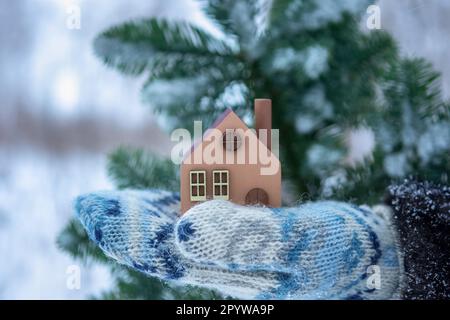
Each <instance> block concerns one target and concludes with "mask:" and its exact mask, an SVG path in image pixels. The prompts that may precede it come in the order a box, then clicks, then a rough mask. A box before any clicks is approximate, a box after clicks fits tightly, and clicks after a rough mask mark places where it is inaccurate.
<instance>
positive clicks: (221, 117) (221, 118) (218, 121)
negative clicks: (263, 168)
mask: <svg viewBox="0 0 450 320" xmlns="http://www.w3.org/2000/svg"><path fill="white" fill-rule="evenodd" d="M231 114H234V115H235V116H236V117H237V118H239V117H238V116H237V115H236V114H235V113H234V111H233V110H232V109H231V108H227V109H225V111H224V112H222V113H221V114H220V115H219V116H218V117H217V119H216V120H215V121H214V123H213V124H212V125H211V126H210V127H209V128H208V129H207V130H206V131H205V132H204V134H203V136H202V138H201V139H198V140H197V141H194V142H193V143H192V145H191V147H190V149H189V151H187V152H186V153H185V154H184V155H183V161H182V163H183V162H184V161H185V160H186V159H187V158H188V157H189V155H190V154H192V152H194V150H195V148H197V146H198V145H199V144H201V143H203V141H204V140H205V138H206V137H207V136H208V134H209V132H210V130H211V129H215V128H217V127H218V126H219V125H220V124H221V123H222V122H223V121H224V120H225V119H226V118H227V117H228V116H229V115H231ZM239 120H240V121H241V122H242V123H243V124H244V125H245V123H244V122H243V121H242V120H241V119H240V118H239ZM245 127H247V126H246V125H245ZM247 129H248V128H247ZM264 147H265V145H264ZM269 151H270V152H271V150H269Z"/></svg>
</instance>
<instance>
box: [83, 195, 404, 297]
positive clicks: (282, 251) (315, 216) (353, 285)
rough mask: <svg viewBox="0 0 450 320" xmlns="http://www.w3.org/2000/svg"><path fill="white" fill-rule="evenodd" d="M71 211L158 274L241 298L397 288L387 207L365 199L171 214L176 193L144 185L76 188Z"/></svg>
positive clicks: (390, 293) (397, 262)
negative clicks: (382, 210) (382, 209)
mask: <svg viewBox="0 0 450 320" xmlns="http://www.w3.org/2000/svg"><path fill="white" fill-rule="evenodd" d="M76 211H77V214H78V217H79V218H80V220H81V222H82V223H83V225H84V227H85V228H86V230H87V232H88V234H89V236H90V238H91V239H92V240H94V241H95V242H96V243H97V244H98V245H99V246H100V248H101V249H102V250H103V251H104V252H105V253H106V254H107V255H108V256H110V257H112V258H114V259H115V260H117V261H118V262H119V263H122V264H125V265H127V266H129V267H132V268H135V269H137V270H140V271H142V272H144V273H146V274H148V275H150V276H155V277H159V278H161V279H165V280H170V281H175V282H178V283H184V284H192V285H199V286H203V287H208V288H212V289H216V290H218V291H220V292H222V293H223V294H226V295H230V296H233V297H237V298H243V299H255V298H256V299H389V298H396V297H398V294H399V292H400V283H401V281H400V275H401V266H402V263H401V259H400V257H399V254H398V251H397V248H396V241H395V236H394V232H393V231H392V230H391V225H390V222H389V217H388V216H387V215H386V214H385V215H383V214H379V213H375V212H373V211H371V210H370V209H369V208H363V207H357V206H353V205H349V204H345V203H339V202H315V203H307V204H304V205H301V206H298V207H293V208H276V209H275V208H264V207H245V206H239V205H236V204H233V203H231V202H227V201H222V200H212V201H207V202H204V203H202V204H199V205H197V206H194V207H193V208H191V209H190V210H189V211H188V212H186V213H185V214H184V215H183V216H182V217H178V211H179V197H178V195H177V194H175V193H171V192H167V191H158V190H152V191H117V192H99V193H94V194H89V195H85V196H81V197H79V198H78V199H77V201H76ZM374 277H375V278H374ZM376 278H377V279H379V280H380V281H379V282H378V285H377V281H373V279H375V280H376ZM374 284H375V285H374Z"/></svg>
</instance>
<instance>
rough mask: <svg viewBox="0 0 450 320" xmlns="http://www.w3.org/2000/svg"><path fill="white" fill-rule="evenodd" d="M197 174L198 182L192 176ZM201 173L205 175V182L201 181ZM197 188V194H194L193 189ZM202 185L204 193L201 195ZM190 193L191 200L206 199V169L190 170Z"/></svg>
mask: <svg viewBox="0 0 450 320" xmlns="http://www.w3.org/2000/svg"><path fill="white" fill-rule="evenodd" d="M194 175H195V177H196V182H193V181H192V180H193V179H192V177H193V176H194ZM200 175H203V182H200ZM194 187H196V188H197V195H195V196H194V195H193V194H192V189H193V188H194ZM200 187H203V195H200ZM189 193H190V196H191V201H206V171H205V170H191V171H190V172H189Z"/></svg>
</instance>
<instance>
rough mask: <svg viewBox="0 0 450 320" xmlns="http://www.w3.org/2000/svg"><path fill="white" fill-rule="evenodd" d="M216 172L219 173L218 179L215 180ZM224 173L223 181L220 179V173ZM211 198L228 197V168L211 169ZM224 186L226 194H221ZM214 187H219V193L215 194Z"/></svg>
mask: <svg viewBox="0 0 450 320" xmlns="http://www.w3.org/2000/svg"><path fill="white" fill-rule="evenodd" d="M216 173H218V174H219V181H216ZM223 173H225V181H223V180H222V174H223ZM212 175H213V199H220V200H229V199H230V173H229V171H228V170H213V172H212ZM224 186H225V187H226V188H225V189H226V194H223V192H222V187H224ZM216 187H219V194H216Z"/></svg>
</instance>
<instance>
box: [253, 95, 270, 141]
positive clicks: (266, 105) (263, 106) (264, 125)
mask: <svg viewBox="0 0 450 320" xmlns="http://www.w3.org/2000/svg"><path fill="white" fill-rule="evenodd" d="M260 129H267V141H266V142H264V141H262V142H263V143H264V144H265V145H266V146H267V148H268V149H269V150H271V148H272V143H271V142H272V139H271V129H272V100H270V99H255V130H256V135H257V136H258V139H259V130H260Z"/></svg>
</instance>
